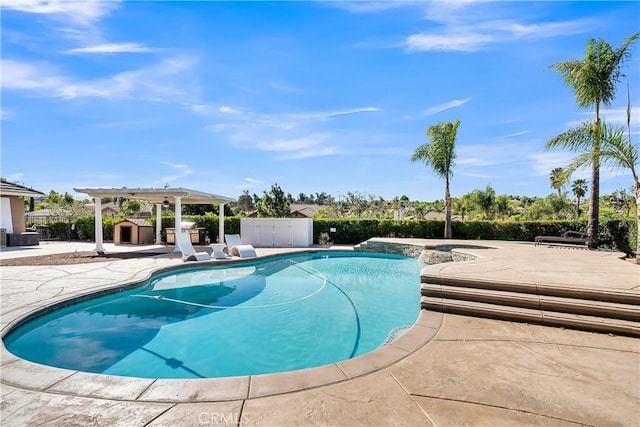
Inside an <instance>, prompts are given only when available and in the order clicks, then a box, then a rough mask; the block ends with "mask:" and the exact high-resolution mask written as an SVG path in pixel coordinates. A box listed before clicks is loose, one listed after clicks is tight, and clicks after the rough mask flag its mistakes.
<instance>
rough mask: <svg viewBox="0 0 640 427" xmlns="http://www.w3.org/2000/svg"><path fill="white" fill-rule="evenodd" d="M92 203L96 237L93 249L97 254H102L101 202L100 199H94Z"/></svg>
mask: <svg viewBox="0 0 640 427" xmlns="http://www.w3.org/2000/svg"><path fill="white" fill-rule="evenodd" d="M93 202H94V204H95V221H94V227H95V237H96V248H95V249H94V250H95V251H96V252H97V253H98V254H100V255H102V254H104V247H103V246H102V243H103V237H102V200H101V199H100V197H94V198H93Z"/></svg>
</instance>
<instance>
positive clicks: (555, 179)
mask: <svg viewBox="0 0 640 427" xmlns="http://www.w3.org/2000/svg"><path fill="white" fill-rule="evenodd" d="M568 180H569V177H568V176H567V173H566V172H565V170H564V169H562V168H553V170H552V171H551V175H550V176H549V182H550V184H551V188H553V189H555V190H558V196H560V195H561V192H560V191H561V190H562V187H564V185H565V184H566V183H567V181H568Z"/></svg>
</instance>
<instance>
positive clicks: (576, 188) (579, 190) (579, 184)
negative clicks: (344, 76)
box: [571, 179, 587, 217]
mask: <svg viewBox="0 0 640 427" xmlns="http://www.w3.org/2000/svg"><path fill="white" fill-rule="evenodd" d="M571 191H572V192H573V195H574V196H576V199H577V201H576V217H579V216H580V199H582V198H583V197H584V196H585V194H587V181H585V180H584V179H576V180H575V181H573V184H571Z"/></svg>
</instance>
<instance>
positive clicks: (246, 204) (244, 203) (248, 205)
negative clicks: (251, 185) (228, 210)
mask: <svg viewBox="0 0 640 427" xmlns="http://www.w3.org/2000/svg"><path fill="white" fill-rule="evenodd" d="M237 206H238V209H239V210H240V211H241V212H245V213H246V212H251V211H252V210H254V209H255V207H254V205H253V198H252V197H251V196H250V195H249V190H244V191H243V192H242V195H241V196H240V197H238V203H237Z"/></svg>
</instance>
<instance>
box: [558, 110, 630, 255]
mask: <svg viewBox="0 0 640 427" xmlns="http://www.w3.org/2000/svg"><path fill="white" fill-rule="evenodd" d="M595 129H597V130H598V131H599V132H600V135H598V136H597V137H596V136H595V135H594V131H595ZM594 139H598V140H599V141H600V148H599V150H598V153H597V157H596V156H594V155H593V153H592V152H590V151H586V150H584V149H585V148H587V147H590V146H592V144H593V140H594ZM550 143H553V145H554V146H558V147H566V148H570V149H571V150H572V151H578V150H580V149H581V148H582V149H583V152H582V154H580V155H578V156H577V157H576V158H575V159H573V161H572V162H571V164H569V166H567V171H568V172H569V173H572V172H574V171H575V170H577V169H579V168H581V167H583V166H587V165H590V164H592V163H593V162H598V163H602V164H603V165H608V166H610V167H612V168H623V169H629V170H630V171H631V175H632V176H633V189H634V192H635V196H636V209H637V223H638V225H639V226H640V181H639V179H638V166H639V164H640V146H638V145H634V144H633V143H632V142H631V135H630V134H629V138H628V139H627V138H625V137H624V127H622V126H615V127H609V126H607V124H606V123H605V122H604V121H603V122H601V124H600V126H597V127H596V126H594V125H593V123H583V125H582V126H581V127H578V128H572V129H569V130H568V131H567V132H565V133H563V134H560V135H558V136H556V137H555V138H554V139H552V140H551V141H549V142H548V143H547V144H550ZM637 242H638V243H637V247H636V262H637V263H638V264H640V228H638V239H637Z"/></svg>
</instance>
